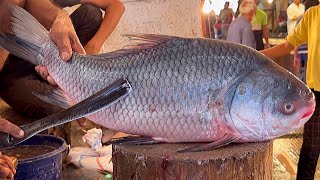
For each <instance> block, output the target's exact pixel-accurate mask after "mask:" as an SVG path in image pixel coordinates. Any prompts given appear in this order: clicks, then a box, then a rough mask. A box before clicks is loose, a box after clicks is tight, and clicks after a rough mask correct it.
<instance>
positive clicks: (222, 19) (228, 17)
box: [214, 1, 234, 39]
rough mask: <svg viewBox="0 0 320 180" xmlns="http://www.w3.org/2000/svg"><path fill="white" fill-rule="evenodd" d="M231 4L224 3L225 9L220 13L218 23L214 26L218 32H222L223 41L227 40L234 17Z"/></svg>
mask: <svg viewBox="0 0 320 180" xmlns="http://www.w3.org/2000/svg"><path fill="white" fill-rule="evenodd" d="M229 4H230V3H229V1H226V2H225V3H224V8H223V9H221V11H220V14H219V18H218V22H217V23H216V24H215V25H214V27H215V28H216V29H217V30H218V32H219V31H220V32H221V36H222V39H225V37H226V35H227V31H228V28H229V25H230V23H231V21H232V20H233V16H234V12H233V11H232V9H231V8H229ZM218 34H219V33H218Z"/></svg>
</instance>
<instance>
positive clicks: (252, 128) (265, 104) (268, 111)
mask: <svg viewBox="0 0 320 180" xmlns="http://www.w3.org/2000/svg"><path fill="white" fill-rule="evenodd" d="M314 109H315V97H314V94H313V92H312V91H311V90H310V89H309V88H308V87H307V85H306V84H305V83H303V82H302V81H300V80H299V79H298V78H296V77H295V76H294V75H292V74H291V73H290V72H288V71H287V70H285V69H283V68H281V67H278V66H277V65H272V66H271V67H270V66H266V67H263V68H261V69H259V70H254V71H252V72H251V73H250V74H248V75H247V76H246V77H245V78H244V79H243V80H242V81H241V82H240V83H239V84H238V86H237V88H236V90H235V92H234V97H233V99H232V102H231V106H230V110H229V114H230V118H231V121H232V122H233V125H234V127H235V128H236V129H237V131H238V132H239V133H240V134H241V135H242V136H243V138H242V141H246V142H257V141H264V140H270V139H274V138H277V137H279V136H282V135H284V134H287V133H289V132H292V131H294V130H296V129H299V128H300V127H301V126H303V125H304V124H305V123H306V122H307V121H308V120H309V119H310V117H311V115H312V114H313V112H314Z"/></svg>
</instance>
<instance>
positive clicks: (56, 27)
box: [25, 0, 85, 61]
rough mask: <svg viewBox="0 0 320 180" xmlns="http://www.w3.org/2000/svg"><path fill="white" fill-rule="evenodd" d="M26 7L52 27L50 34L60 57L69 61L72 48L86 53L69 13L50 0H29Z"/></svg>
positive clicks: (44, 23)
mask: <svg viewBox="0 0 320 180" xmlns="http://www.w3.org/2000/svg"><path fill="white" fill-rule="evenodd" d="M25 9H26V10H27V11H28V12H29V13H30V14H32V15H33V16H34V17H35V18H36V19H37V20H38V21H39V22H40V23H41V24H42V25H43V26H44V27H45V28H47V29H50V28H51V31H50V36H51V38H52V40H53V41H54V42H55V43H56V44H57V46H58V49H59V53H60V57H61V58H62V59H63V60H65V61H67V60H69V59H70V58H71V55H72V50H74V51H77V52H79V53H82V54H85V51H84V49H83V47H82V45H81V43H80V41H79V39H78V37H77V35H76V32H75V30H74V28H73V25H72V22H71V20H70V18H69V16H68V14H67V13H65V12H64V11H63V10H61V9H60V8H58V7H56V6H54V5H53V4H52V3H51V2H50V1H49V0H41V1H39V0H27V1H26V3H25Z"/></svg>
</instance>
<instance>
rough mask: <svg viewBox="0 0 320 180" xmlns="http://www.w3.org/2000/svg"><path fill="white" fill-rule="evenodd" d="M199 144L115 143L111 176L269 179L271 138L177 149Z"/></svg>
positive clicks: (271, 167)
mask: <svg viewBox="0 0 320 180" xmlns="http://www.w3.org/2000/svg"><path fill="white" fill-rule="evenodd" d="M199 144H200V143H199ZM199 144H196V143H192V144H191V143H181V144H167V143H164V144H156V145H139V146H137V145H114V146H113V156H112V162H113V178H114V179H118V180H126V179H139V180H150V179H151V180H153V179H160V180H162V179H197V180H198V179H206V180H210V179H212V180H220V179H221V180H225V179H236V180H242V179H243V180H248V179H259V180H270V179H272V170H273V158H272V151H273V148H272V142H271V141H266V142H261V143H246V144H231V145H228V146H225V147H221V148H217V149H214V150H211V151H204V152H192V153H177V152H176V151H177V150H182V149H185V148H188V147H192V146H195V145H199Z"/></svg>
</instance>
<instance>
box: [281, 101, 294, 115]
mask: <svg viewBox="0 0 320 180" xmlns="http://www.w3.org/2000/svg"><path fill="white" fill-rule="evenodd" d="M281 109H282V111H283V113H284V114H287V115H289V114H291V113H293V112H294V111H295V108H294V106H293V104H292V103H291V102H286V103H283V105H282V108H281Z"/></svg>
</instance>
